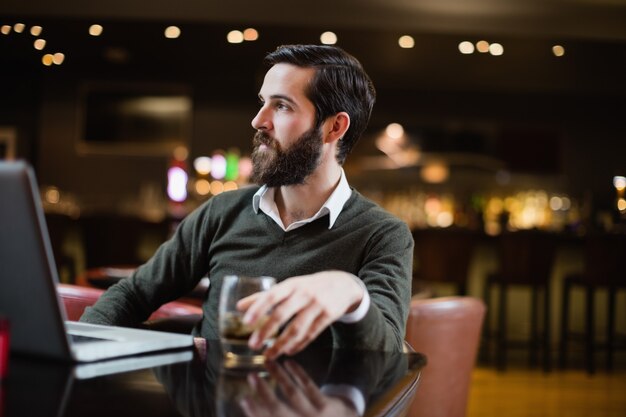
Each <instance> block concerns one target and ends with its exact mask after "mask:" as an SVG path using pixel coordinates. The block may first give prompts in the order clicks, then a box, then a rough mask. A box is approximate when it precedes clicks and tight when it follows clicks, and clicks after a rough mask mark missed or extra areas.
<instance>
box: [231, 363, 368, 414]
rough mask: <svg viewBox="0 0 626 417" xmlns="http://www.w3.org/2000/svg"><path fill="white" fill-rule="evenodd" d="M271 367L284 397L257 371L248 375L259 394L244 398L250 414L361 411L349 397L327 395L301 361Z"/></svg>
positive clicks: (268, 365) (354, 412)
mask: <svg viewBox="0 0 626 417" xmlns="http://www.w3.org/2000/svg"><path fill="white" fill-rule="evenodd" d="M267 369H268V371H269V372H270V375H272V377H273V378H274V379H275V380H276V383H277V386H278V388H279V389H280V390H281V391H282V393H283V394H284V395H283V398H279V397H278V396H277V395H276V393H275V392H274V390H273V389H272V388H271V387H270V385H269V384H268V383H267V382H266V381H264V380H263V378H260V377H259V376H258V375H257V374H254V373H251V374H249V375H248V383H249V384H250V387H251V388H252V390H253V392H254V393H255V395H253V396H247V397H245V398H243V399H242V400H241V401H240V406H241V408H242V409H243V411H244V413H245V414H246V416H248V417H266V416H269V417H296V416H299V417H302V416H306V417H336V416H354V417H357V416H358V414H357V412H356V410H355V409H354V407H352V406H351V405H350V404H349V403H347V402H346V401H345V400H342V399H340V398H338V397H330V396H326V395H324V394H323V393H322V392H321V391H320V389H319V388H318V387H317V385H315V382H313V380H311V378H310V377H309V376H308V375H307V373H306V372H305V371H304V369H302V368H301V367H300V366H299V365H298V364H297V363H295V362H290V361H287V362H286V363H285V365H284V368H283V367H282V366H281V365H279V364H278V363H271V362H270V363H268V364H267Z"/></svg>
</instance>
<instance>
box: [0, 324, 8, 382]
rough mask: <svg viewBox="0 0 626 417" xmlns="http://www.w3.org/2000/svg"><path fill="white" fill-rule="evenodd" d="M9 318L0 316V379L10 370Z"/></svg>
mask: <svg viewBox="0 0 626 417" xmlns="http://www.w3.org/2000/svg"><path fill="white" fill-rule="evenodd" d="M9 330H10V329H9V320H8V319H6V318H4V317H0V380H1V379H3V378H5V377H6V376H7V374H8V371H9V339H10V338H9V336H10V332H9Z"/></svg>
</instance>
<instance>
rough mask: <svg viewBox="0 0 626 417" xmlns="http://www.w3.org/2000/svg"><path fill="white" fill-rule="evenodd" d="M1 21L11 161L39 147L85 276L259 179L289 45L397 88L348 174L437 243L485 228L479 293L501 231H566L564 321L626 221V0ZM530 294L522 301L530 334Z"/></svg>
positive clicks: (54, 13)
mask: <svg viewBox="0 0 626 417" xmlns="http://www.w3.org/2000/svg"><path fill="white" fill-rule="evenodd" d="M0 27H1V31H0V62H1V64H0V92H1V93H0V94H1V95H0V97H1V100H0V158H4V159H26V160H28V161H30V162H31V163H32V164H33V166H34V168H35V170H36V173H37V176H38V180H39V182H40V188H41V191H42V201H43V202H44V207H45V210H46V213H47V216H48V226H49V228H50V231H51V235H52V238H53V245H54V246H55V255H56V256H57V258H58V263H59V265H60V267H61V269H62V271H63V272H62V279H63V280H65V281H67V282H74V281H76V280H77V279H78V278H76V277H81V276H82V277H83V278H84V273H85V271H87V270H89V269H90V268H94V267H101V266H112V265H114V266H119V265H123V266H126V265H131V266H132V265H136V264H137V263H139V262H142V261H143V260H145V259H147V258H148V257H149V256H150V255H151V254H152V252H153V250H154V248H155V247H156V246H157V245H158V244H159V243H160V242H162V241H163V239H165V238H166V237H167V236H168V235H169V233H170V232H171V230H172V228H173V227H175V225H176V224H177V222H178V221H179V220H180V219H181V218H182V217H184V215H186V214H187V213H189V211H190V210H192V209H193V208H195V207H197V206H198V205H199V204H201V203H202V202H204V201H206V200H207V199H209V198H211V196H213V195H216V194H219V193H221V192H227V191H228V190H231V189H235V188H238V187H242V186H246V185H247V184H248V181H247V176H248V174H249V170H250V161H249V155H250V152H251V137H252V134H253V130H252V128H251V126H250V121H251V119H252V117H253V116H254V115H255V113H256V110H257V106H258V105H257V98H256V97H257V92H258V89H259V87H260V85H261V82H262V78H263V75H264V71H265V69H264V68H263V67H262V64H261V61H262V58H263V56H264V55H265V54H266V53H268V52H270V51H272V50H274V49H275V48H276V47H277V46H278V45H281V44H288V43H325V44H336V45H338V46H340V47H342V48H344V49H345V50H347V51H348V52H350V53H352V54H353V55H355V56H356V57H357V58H358V59H359V60H360V61H361V62H362V63H363V65H364V67H365V69H366V71H367V72H368V73H369V75H370V77H371V78H372V80H373V81H374V84H375V86H376V88H377V93H378V100H377V104H376V106H375V108H374V113H373V116H372V119H371V123H370V126H369V128H368V130H367V131H366V133H365V135H364V136H363V137H362V139H361V141H360V142H359V143H358V145H357V146H356V148H355V149H354V151H353V153H352V155H351V156H349V158H348V161H347V163H346V166H345V168H346V172H347V175H348V179H349V181H350V183H351V184H352V185H353V186H355V187H356V188H357V189H359V190H360V191H361V192H362V193H363V194H365V195H366V196H368V197H370V198H372V199H374V200H376V201H377V202H379V203H380V204H381V205H383V206H384V207H385V208H387V209H388V210H390V211H391V212H393V213H394V214H396V215H397V216H399V217H400V218H402V219H403V220H404V221H406V222H407V224H408V225H409V226H410V227H411V229H412V230H413V231H414V232H415V233H416V240H417V237H419V231H420V230H428V229H463V230H470V231H472V232H475V237H476V236H477V238H476V240H475V244H474V245H473V246H472V247H473V250H474V252H472V253H471V256H469V255H468V256H469V259H470V260H469V265H468V266H467V270H465V271H464V274H465V275H464V278H463V280H466V282H465V292H466V293H469V294H473V295H477V296H482V294H483V292H482V291H483V288H485V287H486V285H487V284H486V282H487V281H486V279H487V278H486V276H487V275H488V273H489V271H491V270H493V269H494V268H495V267H496V266H497V265H498V264H499V263H498V262H499V258H498V245H497V244H494V242H497V241H495V240H493V239H495V238H496V237H497V236H499V235H501V234H502V233H504V232H507V231H509V232H510V231H519V230H527V229H529V230H541V231H545V232H549V233H553V234H557V235H559V237H560V240H559V246H558V251H557V253H556V255H555V257H554V259H553V261H554V262H553V264H552V265H553V268H552V269H551V272H550V274H551V275H550V277H549V284H548V286H549V288H550V289H551V290H552V291H551V296H550V297H551V300H552V301H553V302H552V303H551V304H550V305H549V306H548V307H547V309H548V310H550V311H553V312H554V313H555V315H553V317H554V316H557V317H558V315H557V313H558V312H559V311H560V310H559V309H560V306H561V302H560V300H561V298H560V295H558V296H557V294H559V291H560V288H561V284H562V282H563V281H564V279H565V276H566V275H567V273H569V271H570V270H577V269H580V270H582V269H584V256H582V253H583V252H584V242H583V240H584V237H585V236H586V235H588V234H589V233H592V232H615V231H623V228H624V220H625V219H626V200H625V199H624V189H625V188H626V179H625V178H624V176H625V175H626V160H625V158H624V155H626V118H625V114H626V80H625V74H626V1H623V0H543V1H540V0H528V1H526V0H509V1H506V2H502V1H496V0H475V1H463V0H343V1H338V0H334V1H331V0H317V1H315V2H283V1H279V0H265V1H262V2H261V1H254V0H243V1H230V2H216V1H202V0H180V1H178V2H175V3H173V2H171V1H164V0H150V1H147V0H138V1H132V2H129V1H123V0H108V1H107V2H82V1H57V2H48V1H44V0H29V1H23V0H3V1H2V2H1V3H0ZM124 219H126V220H124ZM129 219H130V220H129ZM107 222H109V223H107ZM125 222H126V223H125ZM116 229H120V232H119V234H117V235H116V234H115V233H116ZM120 236H122V237H120ZM90 242H91V243H90ZM107 242H109V243H108V245H109V246H106V245H107ZM122 242H123V243H124V244H123V245H122ZM418 246H419V245H418ZM104 254H107V255H106V256H105V255H104ZM99 256H100V257H99ZM418 260H419V256H418V254H417V253H416V268H419V266H420V265H419V262H418ZM64 261H65V262H64ZM622 270H623V268H622ZM109 272H111V271H109ZM117 272H120V271H117ZM122 272H123V271H122ZM416 274H417V271H416ZM110 275H115V274H113V273H111V274H110ZM454 291H455V290H453V289H449V288H444V289H443V290H442V292H440V293H442V294H447V293H451V292H454ZM578 295H579V298H577V299H574V301H573V311H574V318H573V319H572V322H573V323H578V324H579V327H580V326H582V325H581V324H580V323H582V317H583V314H584V312H583V309H582V294H578ZM602 296H603V297H608V293H604V295H602ZM527 299H528V294H526V293H523V292H520V293H518V296H517V297H511V301H510V303H511V306H510V308H511V309H512V311H514V314H513V324H511V332H512V333H513V334H518V335H521V336H522V337H525V336H528V335H529V334H530V332H531V331H532V330H531V328H532V326H531V324H530V321H529V320H530V319H528V318H527V317H526V316H525V313H524V311H525V310H524V309H525V308H526V307H525V305H526V304H525V303H526V301H527ZM618 301H619V302H620V304H619V309H620V310H618V312H622V313H624V307H625V306H624V305H623V304H624V303H623V302H622V301H624V299H623V298H619V299H618ZM600 304H602V303H600ZM603 311H604V310H603ZM600 314H604V315H606V314H608V313H604V312H601V313H600ZM601 317H604V318H606V317H605V316H601ZM624 317H626V314H621V313H620V314H618V321H617V327H618V329H622V330H623V329H624V328H626V323H624V320H623V318H624ZM492 320H495V318H494V319H492ZM602 323H604V322H603V321H602V320H600V324H599V326H600V327H601V330H598V331H599V332H601V331H602V329H604V327H602V326H604V325H603V324H602ZM549 325H550V326H552V328H551V329H552V332H553V333H554V334H557V333H558V327H557V326H558V323H557V320H553V321H552V324H549Z"/></svg>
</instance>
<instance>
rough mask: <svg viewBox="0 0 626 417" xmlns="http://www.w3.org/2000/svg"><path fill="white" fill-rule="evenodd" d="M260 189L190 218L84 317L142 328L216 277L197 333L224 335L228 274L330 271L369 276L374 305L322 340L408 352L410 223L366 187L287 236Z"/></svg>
mask: <svg viewBox="0 0 626 417" xmlns="http://www.w3.org/2000/svg"><path fill="white" fill-rule="evenodd" d="M257 190H258V188H257V187H248V188H244V189H241V190H237V191H231V192H227V193H223V194H220V195H218V196H215V197H213V198H211V199H210V200H208V201H207V202H206V203H205V204H203V205H202V206H201V207H199V208H198V209H196V210H195V211H194V212H192V213H191V214H190V215H189V216H187V217H186V218H185V219H184V220H183V221H182V222H181V224H180V226H179V227H178V229H177V230H176V232H175V234H174V236H173V237H172V238H171V239H170V240H168V241H167V242H165V243H164V244H163V245H161V247H160V248H159V249H158V250H157V252H156V253H155V255H154V256H153V257H152V259H150V260H149V261H148V262H147V263H146V264H145V265H143V266H141V267H140V268H138V269H137V271H136V272H135V273H134V274H133V276H132V277H131V278H129V279H125V280H122V281H120V282H119V283H118V284H116V285H114V286H112V287H111V288H110V289H109V290H108V291H107V292H106V293H105V294H104V295H103V296H102V297H101V298H100V300H99V301H98V302H97V303H96V304H95V305H94V306H93V307H92V308H88V309H87V310H86V311H85V313H84V314H83V316H82V317H81V321H86V322H91V323H100V324H112V325H118V326H135V325H137V324H139V323H141V322H142V321H144V320H146V319H147V318H148V317H149V315H150V314H151V313H152V312H153V311H155V310H156V309H157V308H158V307H159V306H161V305H162V304H164V303H166V302H169V301H172V300H175V299H177V298H178V297H180V296H182V295H185V294H186V293H188V292H189V291H191V290H192V289H193V288H194V287H195V286H196V285H197V283H198V282H199V280H200V279H201V278H202V277H204V276H208V277H209V279H210V287H209V290H208V294H207V298H206V300H205V301H204V303H203V307H202V308H203V313H204V314H203V318H202V321H201V322H200V323H199V324H198V325H197V326H196V329H195V330H194V334H196V335H198V336H202V337H206V338H208V339H218V338H219V335H218V326H217V305H218V300H219V293H220V288H221V286H222V278H223V277H224V276H225V275H231V274H239V275H249V276H258V275H269V276H273V277H275V278H276V279H277V280H278V281H281V280H284V279H286V278H288V277H292V276H296V275H306V274H312V273H314V272H319V271H324V270H342V271H346V272H349V273H352V274H354V275H356V276H357V277H359V278H360V279H361V280H363V282H364V284H365V286H366V288H367V290H368V292H369V295H370V298H371V304H370V308H369V310H368V312H367V314H366V316H365V317H364V318H363V319H362V320H360V321H358V322H357V323H351V324H346V323H340V322H336V323H334V324H333V325H332V326H331V327H330V328H329V329H327V330H326V331H325V332H323V333H322V334H321V335H320V336H319V337H318V342H319V341H323V343H324V344H326V345H330V344H332V345H333V346H334V347H345V348H362V349H379V350H401V349H402V341H403V338H404V331H405V325H406V318H407V314H408V307H409V301H410V296H411V270H412V259H413V239H412V236H411V233H410V231H409V229H408V227H407V226H406V224H405V223H403V222H402V221H400V220H399V219H397V218H396V217H394V216H392V215H391V214H389V213H387V212H385V211H384V210H382V209H381V208H380V207H378V206H377V205H376V204H374V203H373V202H371V201H369V200H367V199H366V198H365V197H363V196H362V195H361V194H359V193H358V192H357V191H355V190H352V195H351V197H350V199H349V200H348V201H347V202H346V204H345V205H344V207H343V210H342V212H341V214H340V215H339V217H338V218H337V220H336V222H335V224H334V225H333V227H332V228H331V229H329V228H328V216H327V215H326V216H323V217H321V218H319V219H317V220H315V221H313V222H311V223H309V224H307V225H305V226H302V227H300V228H297V229H295V230H292V231H289V232H285V231H283V230H282V229H281V228H280V226H278V225H277V224H276V223H275V222H274V221H273V220H272V219H271V218H269V217H268V216H267V215H266V214H264V213H263V212H262V211H259V212H258V214H257V213H255V212H254V210H253V208H252V196H253V195H254V193H255V192H256V191H257Z"/></svg>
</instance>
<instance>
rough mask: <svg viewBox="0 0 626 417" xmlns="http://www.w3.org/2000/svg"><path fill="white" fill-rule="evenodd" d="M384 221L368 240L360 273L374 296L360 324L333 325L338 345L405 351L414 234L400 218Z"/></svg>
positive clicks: (337, 323) (370, 293) (338, 323)
mask: <svg viewBox="0 0 626 417" xmlns="http://www.w3.org/2000/svg"><path fill="white" fill-rule="evenodd" d="M381 223H382V224H379V225H378V227H376V229H375V232H374V233H373V234H372V236H371V238H370V240H369V241H368V242H367V245H366V254H365V259H364V261H363V263H362V266H361V268H360V270H359V273H358V277H359V278H360V279H361V280H363V282H364V283H365V286H366V288H367V291H368V293H369V295H370V299H371V303H370V307H369V309H368V311H367V313H366V315H365V317H363V319H361V320H360V321H358V322H356V323H349V324H348V323H340V322H336V323H334V324H333V326H332V330H333V336H334V340H335V344H337V345H338V346H341V347H349V348H357V349H371V350H385V351H401V350H402V347H403V340H404V334H405V328H406V320H407V315H408V309H409V303H410V298H411V279H412V278H411V277H412V269H413V237H412V236H411V232H410V231H409V229H408V226H407V225H406V224H405V223H403V222H401V221H400V220H397V219H391V220H390V219H387V220H385V221H383V222H381Z"/></svg>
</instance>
